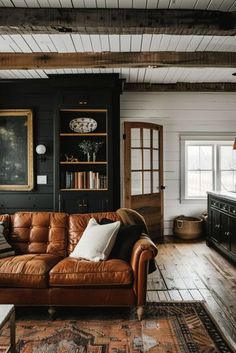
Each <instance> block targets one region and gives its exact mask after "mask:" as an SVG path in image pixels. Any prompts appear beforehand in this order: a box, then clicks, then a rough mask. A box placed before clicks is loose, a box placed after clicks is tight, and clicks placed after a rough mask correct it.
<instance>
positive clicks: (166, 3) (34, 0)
mask: <svg viewBox="0 0 236 353" xmlns="http://www.w3.org/2000/svg"><path fill="white" fill-rule="evenodd" d="M0 6H1V7H36V8H40V7H44V8H45V7H52V8H60V7H61V8H135V9H194V10H219V11H235V10H236V1H235V0H0Z"/></svg>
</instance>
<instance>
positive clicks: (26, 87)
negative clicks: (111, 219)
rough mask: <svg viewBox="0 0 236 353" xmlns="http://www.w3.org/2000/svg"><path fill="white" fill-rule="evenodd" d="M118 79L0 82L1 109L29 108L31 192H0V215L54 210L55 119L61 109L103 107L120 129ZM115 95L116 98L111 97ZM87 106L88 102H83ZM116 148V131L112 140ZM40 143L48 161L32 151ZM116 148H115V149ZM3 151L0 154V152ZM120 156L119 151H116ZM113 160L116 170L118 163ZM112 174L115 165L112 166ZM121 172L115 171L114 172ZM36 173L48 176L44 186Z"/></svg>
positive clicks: (60, 77)
mask: <svg viewBox="0 0 236 353" xmlns="http://www.w3.org/2000/svg"><path fill="white" fill-rule="evenodd" d="M121 86H122V81H121V80H120V79H119V76H118V75H116V74H114V75H110V74H106V75H55V76H54V75H52V76H51V77H50V78H49V79H34V80H2V81H0V109H31V110H32V111H33V135H34V138H33V141H34V180H35V182H34V189H33V190H32V191H29V192H22V191H18V192H15V191H14V192H13V191H0V213H14V212H16V211H19V210H26V211H30V210H39V211H40V210H41V211H48V210H58V209H59V201H58V200H59V195H58V185H59V182H58V177H59V174H58V169H59V168H58V165H56V164H57V163H58V149H59V141H58V140H59V139H58V121H57V119H58V118H59V113H58V112H59V109H60V108H63V107H64V106H66V107H68V106H69V107H79V108H81V106H80V104H82V108H83V104H87V105H86V107H88V106H90V108H92V107H99V106H102V107H103V108H107V107H108V106H109V104H110V105H112V106H113V107H114V109H113V110H112V119H115V120H116V121H117V123H116V124H115V125H114V126H115V127H116V128H115V131H117V129H118V128H117V127H119V122H118V119H119V114H120V112H119V96H120V93H121ZM114 97H115V98H114ZM85 102H86V103H85ZM115 142H116V143H118V145H119V133H118V134H117V140H116V141H115ZM38 144H44V145H45V146H46V148H47V152H46V160H45V161H41V160H40V159H39V157H38V156H37V154H36V152H35V147H36V146H37V145H38ZM118 145H117V146H118ZM0 153H1V151H0ZM117 153H118V152H117ZM118 158H119V156H118V155H117V156H116V158H115V159H116V160H117V163H116V168H117V165H119V162H118ZM0 168H1V166H0ZM111 168H112V170H113V165H112V166H111ZM118 169H119V168H118ZM118 169H116V171H115V172H113V171H112V173H113V174H114V180H115V184H116V188H114V189H115V190H116V193H115V194H116V196H114V195H112V198H113V199H115V198H117V201H116V205H117V206H119V201H118V200H119V197H120V196H119V170H118ZM37 175H46V176H47V184H46V185H37Z"/></svg>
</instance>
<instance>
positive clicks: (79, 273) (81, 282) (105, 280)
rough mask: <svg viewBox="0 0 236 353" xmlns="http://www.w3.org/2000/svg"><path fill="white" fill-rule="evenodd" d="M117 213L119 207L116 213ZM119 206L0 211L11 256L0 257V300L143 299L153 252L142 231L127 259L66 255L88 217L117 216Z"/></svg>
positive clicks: (140, 302)
mask: <svg viewBox="0 0 236 353" xmlns="http://www.w3.org/2000/svg"><path fill="white" fill-rule="evenodd" d="M121 215H122V213H121ZM121 215H120V214H119V212H106V213H90V214H73V215H68V214H65V213H59V212H58V213H56V212H18V213H15V214H14V215H0V221H4V222H5V224H7V225H8V226H7V227H6V234H5V235H6V237H7V239H8V242H9V243H10V244H11V245H12V247H13V248H14V250H15V251H16V255H15V256H11V257H6V258H2V259H0V303H1V304H6V303H11V304H15V305H30V306H35V305H47V306H49V307H50V308H51V310H50V312H51V313H53V309H52V308H53V307H54V306H67V305H70V306H136V307H137V308H138V309H137V313H138V317H139V319H141V316H142V313H143V306H144V305H145V303H146V282H147V271H148V270H147V268H148V262H149V260H151V259H153V258H154V257H155V256H156V254H157V249H156V246H155V245H154V244H153V243H152V242H151V240H150V239H149V238H148V237H144V238H142V239H140V240H138V241H137V242H136V243H135V245H134V248H133V251H132V256H131V261H130V263H127V262H125V261H123V260H119V259H109V260H106V261H100V262H92V261H86V260H82V259H79V260H78V259H75V258H72V257H68V254H70V253H71V252H72V251H73V249H74V247H75V245H76V244H77V242H78V240H79V239H80V237H81V235H82V233H83V231H84V229H85V227H86V225H87V223H88V221H89V219H90V218H91V217H94V218H95V219H96V220H97V221H100V220H101V219H102V218H109V219H111V220H114V221H115V220H120V221H121V222H122V217H121Z"/></svg>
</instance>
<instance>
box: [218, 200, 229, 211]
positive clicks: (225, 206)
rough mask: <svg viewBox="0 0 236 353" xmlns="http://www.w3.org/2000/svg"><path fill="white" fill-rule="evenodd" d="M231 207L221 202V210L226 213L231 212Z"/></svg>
mask: <svg viewBox="0 0 236 353" xmlns="http://www.w3.org/2000/svg"><path fill="white" fill-rule="evenodd" d="M229 208H230V206H229V205H228V204H227V203H225V202H220V209H221V210H222V211H224V212H229Z"/></svg>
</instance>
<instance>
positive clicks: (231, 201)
mask: <svg viewBox="0 0 236 353" xmlns="http://www.w3.org/2000/svg"><path fill="white" fill-rule="evenodd" d="M207 233H208V234H207V245H209V246H213V247H214V248H216V249H217V250H218V251H219V252H220V253H221V254H223V255H224V256H226V257H227V258H228V259H229V260H231V261H233V262H235V263H236V194H235V197H234V195H233V194H232V195H228V196H227V195H226V194H225V195H224V194H220V193H219V194H217V193H208V232H207Z"/></svg>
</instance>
